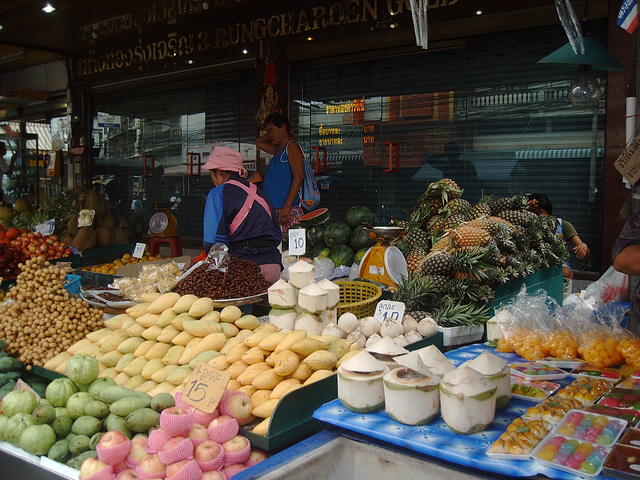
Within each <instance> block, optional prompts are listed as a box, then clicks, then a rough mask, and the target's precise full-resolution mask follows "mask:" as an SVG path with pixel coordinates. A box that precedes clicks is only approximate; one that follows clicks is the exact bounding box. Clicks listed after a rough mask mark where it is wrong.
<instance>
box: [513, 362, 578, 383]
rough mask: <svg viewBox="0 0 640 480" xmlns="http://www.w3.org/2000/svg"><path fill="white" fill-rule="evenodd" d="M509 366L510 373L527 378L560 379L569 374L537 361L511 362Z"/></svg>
mask: <svg viewBox="0 0 640 480" xmlns="http://www.w3.org/2000/svg"><path fill="white" fill-rule="evenodd" d="M509 368H511V373H513V374H514V375H519V376H521V377H523V378H526V379H527V380H560V379H562V378H565V377H566V376H568V375H569V372H565V371H564V370H561V369H559V368H556V367H552V366H549V365H544V364H542V363H537V362H522V363H513V364H511V365H509Z"/></svg>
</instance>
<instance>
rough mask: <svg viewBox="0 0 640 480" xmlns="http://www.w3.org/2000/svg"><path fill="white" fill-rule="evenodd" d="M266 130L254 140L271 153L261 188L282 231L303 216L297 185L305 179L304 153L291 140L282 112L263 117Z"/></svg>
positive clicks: (288, 123) (289, 129)
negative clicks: (273, 209) (271, 205)
mask: <svg viewBox="0 0 640 480" xmlns="http://www.w3.org/2000/svg"><path fill="white" fill-rule="evenodd" d="M265 126H266V129H267V133H266V134H265V135H263V136H261V137H260V138H257V139H256V145H257V146H258V147H259V148H260V149H262V150H264V151H265V152H267V153H269V154H271V155H273V158H272V159H271V162H270V163H269V168H268V170H267V173H266V175H265V178H264V183H263V188H264V191H265V193H266V194H267V197H269V200H271V203H273V206H274V207H275V208H276V212H277V213H278V219H279V220H280V225H281V226H282V233H283V235H284V233H285V232H286V230H287V229H288V228H289V227H290V226H291V225H293V224H295V223H300V222H299V221H298V219H299V218H300V217H301V216H302V215H304V211H303V210H302V208H301V207H300V188H301V187H302V182H303V180H304V163H303V162H304V153H303V152H302V148H301V147H300V144H299V143H298V142H296V141H295V140H293V133H292V132H291V123H290V122H289V119H288V118H287V117H285V116H284V115H282V114H281V113H277V112H276V113H272V114H270V115H268V116H267V118H266V119H265Z"/></svg>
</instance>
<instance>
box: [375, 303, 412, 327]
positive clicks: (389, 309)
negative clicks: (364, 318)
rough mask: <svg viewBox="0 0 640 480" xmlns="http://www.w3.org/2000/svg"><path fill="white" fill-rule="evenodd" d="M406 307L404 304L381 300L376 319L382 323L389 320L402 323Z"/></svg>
mask: <svg viewBox="0 0 640 480" xmlns="http://www.w3.org/2000/svg"><path fill="white" fill-rule="evenodd" d="M404 309H405V305H404V303H403V302H393V301H391V300H380V301H379V302H378V305H377V306H376V313H375V314H374V317H376V318H377V319H378V320H380V323H382V322H384V321H385V320H386V319H387V318H389V319H391V320H393V321H395V322H398V323H402V317H404Z"/></svg>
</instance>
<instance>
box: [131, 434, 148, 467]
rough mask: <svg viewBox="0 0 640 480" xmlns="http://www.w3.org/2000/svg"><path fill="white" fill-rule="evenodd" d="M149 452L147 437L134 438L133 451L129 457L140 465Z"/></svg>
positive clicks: (132, 441) (132, 442)
mask: <svg viewBox="0 0 640 480" xmlns="http://www.w3.org/2000/svg"><path fill="white" fill-rule="evenodd" d="M148 453H149V452H147V437H146V436H144V435H141V436H139V437H134V438H133V440H131V450H130V451H129V456H130V457H131V458H132V459H134V460H135V461H136V463H138V464H139V463H140V462H141V461H142V459H143V458H144V457H145V456H146V455H147V454H148Z"/></svg>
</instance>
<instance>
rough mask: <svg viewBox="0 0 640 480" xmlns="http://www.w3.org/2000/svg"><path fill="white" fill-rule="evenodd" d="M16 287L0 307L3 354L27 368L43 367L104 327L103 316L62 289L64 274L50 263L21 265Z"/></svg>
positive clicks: (35, 262)
mask: <svg viewBox="0 0 640 480" xmlns="http://www.w3.org/2000/svg"><path fill="white" fill-rule="evenodd" d="M21 269H22V271H21V273H20V274H19V275H18V277H17V280H16V285H15V286H13V287H11V289H10V290H9V292H8V293H7V297H8V298H9V299H10V300H11V301H10V302H6V303H4V304H3V305H0V336H1V338H2V339H3V340H4V341H5V342H6V347H5V351H6V352H7V353H8V354H9V355H12V356H15V357H16V358H17V359H19V360H20V361H22V362H24V363H26V364H28V366H27V368H29V365H38V366H42V365H44V363H45V362H46V361H47V360H48V359H50V358H52V357H53V356H55V355H57V354H58V353H60V352H63V351H65V350H66V349H67V348H69V347H70V346H71V345H72V344H73V343H74V342H76V341H78V340H80V339H83V338H85V336H86V335H87V334H89V333H90V332H92V331H94V330H98V329H99V328H102V327H103V326H104V324H103V318H102V312H101V311H100V310H98V309H95V308H92V307H90V306H89V304H87V303H86V302H85V301H83V300H81V299H79V298H76V297H75V296H73V295H71V294H70V293H69V292H68V291H67V290H65V288H64V280H65V277H66V273H65V272H64V271H63V270H62V269H61V268H59V267H58V266H56V265H51V264H50V263H49V262H44V263H39V262H37V261H35V260H27V261H26V262H25V263H24V264H21Z"/></svg>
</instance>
